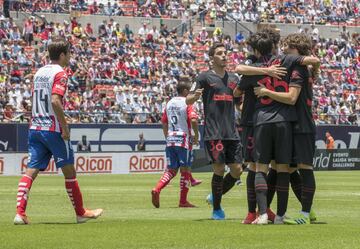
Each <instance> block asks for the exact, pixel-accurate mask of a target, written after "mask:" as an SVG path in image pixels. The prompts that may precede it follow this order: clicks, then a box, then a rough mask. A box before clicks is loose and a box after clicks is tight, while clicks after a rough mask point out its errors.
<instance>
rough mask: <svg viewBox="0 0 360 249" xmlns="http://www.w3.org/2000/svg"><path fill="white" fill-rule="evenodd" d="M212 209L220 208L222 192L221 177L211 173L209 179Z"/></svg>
mask: <svg viewBox="0 0 360 249" xmlns="http://www.w3.org/2000/svg"><path fill="white" fill-rule="evenodd" d="M211 189H212V195H213V205H214V210H219V209H220V204H221V197H222V192H223V177H222V176H219V175H215V174H213V177H212V180H211Z"/></svg>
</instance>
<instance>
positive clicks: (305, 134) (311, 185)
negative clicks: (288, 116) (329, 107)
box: [255, 34, 317, 224]
mask: <svg viewBox="0 0 360 249" xmlns="http://www.w3.org/2000/svg"><path fill="white" fill-rule="evenodd" d="M283 51H284V53H285V54H294V55H303V56H306V55H310V52H311V41H310V39H309V38H308V37H307V36H306V35H304V34H291V35H289V36H287V37H286V38H285V39H284V41H283ZM314 71H315V72H316V71H317V68H313V69H312V70H309V68H308V67H305V66H296V67H295V68H294V70H293V72H292V74H291V79H290V85H291V84H295V85H297V86H299V87H300V88H301V91H300V92H298V91H293V92H287V93H280V92H275V91H271V90H269V89H266V88H265V87H264V86H259V87H256V88H255V93H256V95H257V96H258V97H263V96H267V97H270V98H271V99H273V100H276V101H278V102H282V103H285V104H289V105H295V107H296V112H297V117H298V119H297V121H296V122H295V123H294V125H293V146H294V147H293V153H294V154H293V162H294V164H292V165H295V168H294V167H292V168H291V169H290V173H293V172H296V171H297V168H298V169H299V171H300V174H301V178H302V181H301V182H300V186H301V191H300V193H301V194H300V196H297V198H298V199H299V201H300V202H301V204H302V211H301V212H300V216H299V217H297V218H295V219H285V220H284V222H285V223H287V224H310V221H311V220H315V219H316V216H315V213H314V212H312V211H311V206H312V202H313V198H314V193H315V188H316V184H315V177H314V173H313V166H312V165H313V164H312V163H313V157H314V152H315V131H316V129H315V123H314V120H313V117H312V111H311V104H312V99H313V93H312V83H313V75H314V73H313V72H314ZM296 167H297V168H296Z"/></svg>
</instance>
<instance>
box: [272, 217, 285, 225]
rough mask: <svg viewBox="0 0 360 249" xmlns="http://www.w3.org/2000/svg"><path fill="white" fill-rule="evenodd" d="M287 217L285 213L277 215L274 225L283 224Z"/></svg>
mask: <svg viewBox="0 0 360 249" xmlns="http://www.w3.org/2000/svg"><path fill="white" fill-rule="evenodd" d="M285 218H286V217H285V215H284V216H279V215H276V216H275V219H274V225H283V224H284V219H285Z"/></svg>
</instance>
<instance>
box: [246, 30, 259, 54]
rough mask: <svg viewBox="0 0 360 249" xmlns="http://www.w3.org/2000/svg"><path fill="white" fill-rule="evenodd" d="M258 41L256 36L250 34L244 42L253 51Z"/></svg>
mask: <svg viewBox="0 0 360 249" xmlns="http://www.w3.org/2000/svg"><path fill="white" fill-rule="evenodd" d="M257 40H258V34H257V33H252V34H251V35H250V36H249V37H248V38H247V40H246V44H247V45H249V46H250V47H251V48H252V49H253V50H254V49H255V48H256V44H257Z"/></svg>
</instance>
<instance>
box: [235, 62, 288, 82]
mask: <svg viewBox="0 0 360 249" xmlns="http://www.w3.org/2000/svg"><path fill="white" fill-rule="evenodd" d="M235 72H236V73H237V74H240V75H250V76H251V75H268V76H271V77H274V78H277V79H281V77H282V76H284V75H286V73H287V70H286V68H284V67H280V66H279V65H273V66H271V67H253V66H247V65H238V66H237V67H236V69H235Z"/></svg>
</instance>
